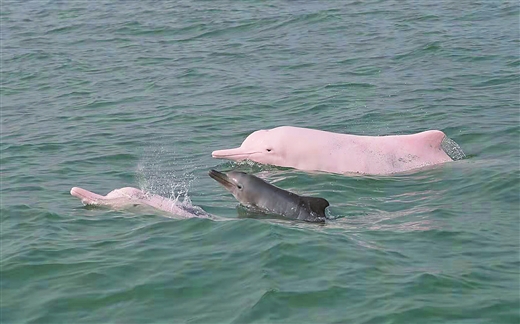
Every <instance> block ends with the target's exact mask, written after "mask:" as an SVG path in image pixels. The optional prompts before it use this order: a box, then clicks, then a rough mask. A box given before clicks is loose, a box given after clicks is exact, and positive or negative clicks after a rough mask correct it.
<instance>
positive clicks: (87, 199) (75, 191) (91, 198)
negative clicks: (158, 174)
mask: <svg viewBox="0 0 520 324" xmlns="http://www.w3.org/2000/svg"><path fill="white" fill-rule="evenodd" d="M70 194H71V195H73V196H74V197H76V198H79V199H81V202H82V203H83V204H85V205H98V204H99V203H100V202H101V201H103V200H104V199H105V196H101V195H98V194H96V193H93V192H92V191H88V190H85V189H83V188H79V187H74V188H72V189H70Z"/></svg>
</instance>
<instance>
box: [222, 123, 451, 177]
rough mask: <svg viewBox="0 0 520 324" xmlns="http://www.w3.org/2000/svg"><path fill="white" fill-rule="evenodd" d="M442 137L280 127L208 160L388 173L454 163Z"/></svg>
mask: <svg viewBox="0 0 520 324" xmlns="http://www.w3.org/2000/svg"><path fill="white" fill-rule="evenodd" d="M445 136H446V135H445V134H444V133H443V132H442V131H439V130H429V131H425V132H421V133H416V134H410V135H389V136H358V135H350V134H340V133H332V132H326V131H321V130H316V129H309V128H300V127H292V126H281V127H277V128H273V129H268V130H258V131H256V132H253V133H252V134H250V135H249V136H248V137H247V138H246V139H245V140H244V142H243V143H242V145H241V146H240V147H238V148H234V149H226V150H218V151H213V153H212V156H213V157H214V158H218V159H228V160H233V161H242V160H251V161H254V162H258V163H262V164H270V165H276V166H281V167H292V168H295V169H299V170H303V171H323V172H330V173H338V174H348V173H361V174H367V175H389V174H393V173H399V172H405V171H409V170H413V169H417V168H422V167H425V166H431V165H435V164H440V163H445V162H449V161H453V160H452V159H451V158H450V157H449V156H448V155H447V154H446V153H445V152H444V150H443V149H442V148H441V142H442V140H443V139H444V137H445Z"/></svg>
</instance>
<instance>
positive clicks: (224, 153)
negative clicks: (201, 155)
mask: <svg viewBox="0 0 520 324" xmlns="http://www.w3.org/2000/svg"><path fill="white" fill-rule="evenodd" d="M253 153H256V152H247V151H246V150H244V149H243V148H242V147H237V148H232V149H228V150H218V151H213V153H211V156H212V157H214V158H216V159H227V160H233V161H243V160H247V159H248V158H249V156H250V155H251V154H253Z"/></svg>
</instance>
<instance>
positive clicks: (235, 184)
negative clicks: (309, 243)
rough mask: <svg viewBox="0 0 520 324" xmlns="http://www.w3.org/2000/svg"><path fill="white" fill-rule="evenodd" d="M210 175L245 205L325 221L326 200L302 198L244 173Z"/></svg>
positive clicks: (279, 213) (327, 204)
mask: <svg viewBox="0 0 520 324" xmlns="http://www.w3.org/2000/svg"><path fill="white" fill-rule="evenodd" d="M209 176H210V177H211V178H213V179H215V180H216V181H217V182H218V183H220V184H221V185H222V186H223V187H224V188H226V189H227V190H228V191H229V192H231V194H233V196H235V198H236V199H237V200H238V201H239V202H240V203H241V204H242V205H244V206H247V207H253V208H258V209H260V210H262V211H264V212H268V213H272V214H277V215H280V216H283V217H287V218H292V219H298V220H303V221H306V222H320V223H321V222H325V218H326V217H325V208H327V206H329V202H328V201H327V200H326V199H323V198H314V197H305V196H299V195H297V194H295V193H292V192H290V191H287V190H283V189H280V188H278V187H276V186H273V185H272V184H269V183H267V182H265V181H264V180H262V179H260V178H257V177H255V176H254V175H250V174H247V173H244V172H238V171H231V172H228V173H227V174H225V173H222V172H218V171H215V170H210V171H209Z"/></svg>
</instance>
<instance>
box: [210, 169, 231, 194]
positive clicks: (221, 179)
mask: <svg viewBox="0 0 520 324" xmlns="http://www.w3.org/2000/svg"><path fill="white" fill-rule="evenodd" d="M208 174H209V176H210V177H211V178H212V179H214V180H215V181H217V182H218V183H220V184H221V185H222V186H223V187H224V188H226V189H227V190H229V191H231V190H232V188H233V187H234V186H235V185H234V184H233V182H231V181H230V180H229V177H228V176H227V175H226V174H225V173H222V172H218V171H216V170H213V169H212V170H209V172H208Z"/></svg>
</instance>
